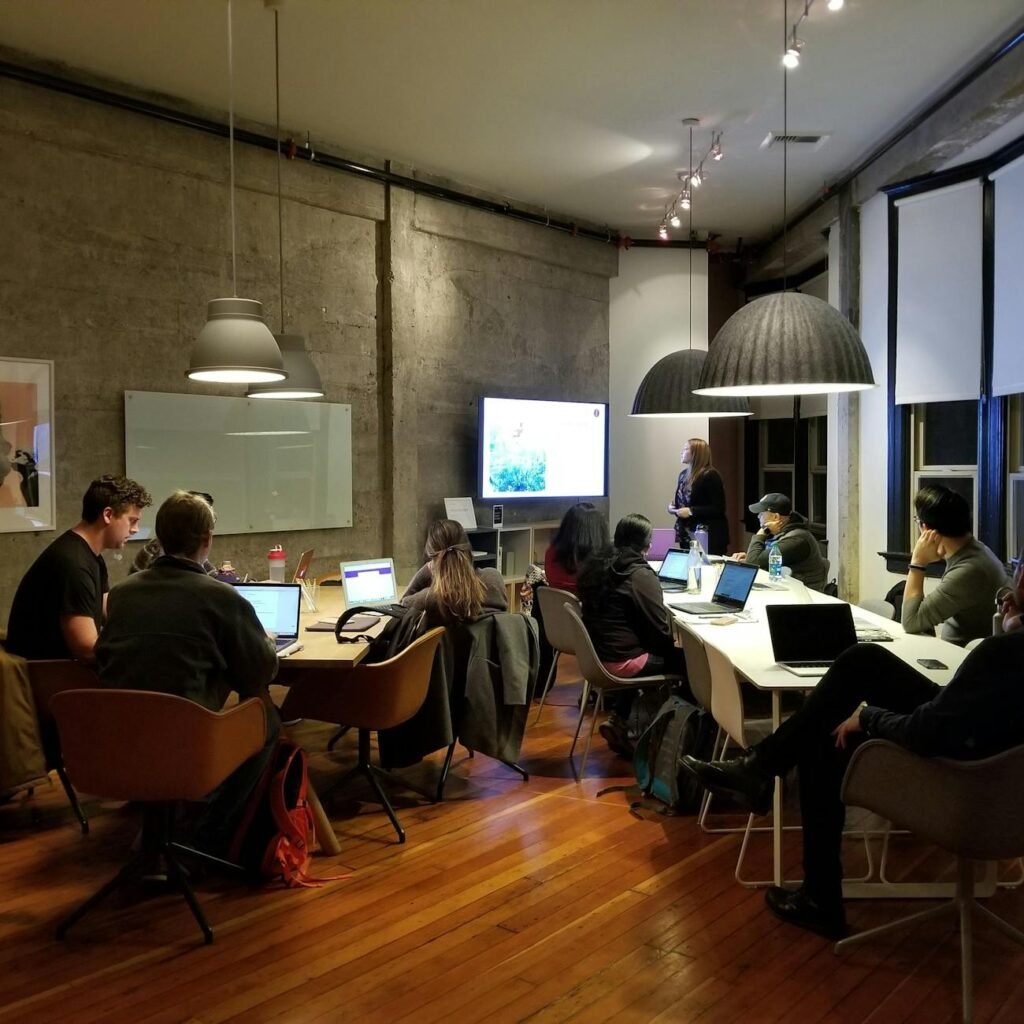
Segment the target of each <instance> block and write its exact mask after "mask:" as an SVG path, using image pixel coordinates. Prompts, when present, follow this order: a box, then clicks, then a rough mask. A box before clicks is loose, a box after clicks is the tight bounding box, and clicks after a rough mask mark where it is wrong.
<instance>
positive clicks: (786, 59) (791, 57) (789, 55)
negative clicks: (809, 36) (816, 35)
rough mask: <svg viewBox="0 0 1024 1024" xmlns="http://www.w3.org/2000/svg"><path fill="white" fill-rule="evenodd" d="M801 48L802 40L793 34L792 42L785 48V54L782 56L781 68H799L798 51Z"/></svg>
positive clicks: (802, 46) (802, 45)
mask: <svg viewBox="0 0 1024 1024" xmlns="http://www.w3.org/2000/svg"><path fill="white" fill-rule="evenodd" d="M803 48H804V44H803V40H802V39H797V37H796V33H795V32H794V34H793V41H792V42H791V43H790V44H789V45H788V46H787V47H786V52H785V53H784V54H783V55H782V66H783V67H785V68H789V69H790V70H792V69H793V68H798V67H800V51H801V50H802V49H803Z"/></svg>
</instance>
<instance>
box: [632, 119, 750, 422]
mask: <svg viewBox="0 0 1024 1024" xmlns="http://www.w3.org/2000/svg"><path fill="white" fill-rule="evenodd" d="M684 123H686V124H688V127H689V129H690V170H689V173H688V175H687V181H689V180H690V178H691V177H692V176H693V125H694V124H698V123H699V122H698V121H697V119H696V118H687V119H686V122H684ZM688 211H689V235H690V248H689V250H688V253H689V266H688V267H687V273H686V279H687V287H688V288H689V292H690V301H689V317H690V322H689V329H688V335H687V337H688V343H689V346H690V347H689V348H684V349H680V350H679V351H678V352H670V353H669V354H668V355H667V356H663V357H662V358H661V359H659V360H658V361H657V362H656V363H655V364H654V365H653V366H652V367H651V368H650V369H649V370H648V371H647V374H646V376H645V377H644V379H643V380H642V381H641V382H640V387H638V388H637V389H636V396H635V397H634V399H633V409H632V411H631V412H630V416H652V417H653V416H749V415H750V411H751V410H750V406H749V405H748V404H747V401H746V400H745V399H743V398H704V397H703V396H701V395H695V394H694V393H693V389H694V388H695V387H696V386H697V383H698V381H699V380H700V375H701V370H702V368H703V366H704V360H705V358H706V357H707V353H706V352H704V351H702V350H701V349H694V348H693V203H692V201H691V203H690V205H689V207H688Z"/></svg>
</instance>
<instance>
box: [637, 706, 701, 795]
mask: <svg viewBox="0 0 1024 1024" xmlns="http://www.w3.org/2000/svg"><path fill="white" fill-rule="evenodd" d="M717 733H718V727H717V725H716V724H715V720H714V719H713V718H712V717H711V715H710V714H708V712H706V711H702V710H701V709H700V708H698V707H694V705H692V704H690V703H689V702H688V701H685V700H683V698H682V697H679V696H675V695H673V696H671V697H669V698H668V700H666V701H665V703H664V704H662V705H661V708H660V709H659V710H658V713H657V715H655V717H654V721H653V722H651V724H650V725H649V726H648V728H647V729H646V731H645V732H644V733H643V735H641V737H640V739H639V740H637V744H636V750H635V752H634V754H633V773H634V775H635V776H636V785H637V786H638V787H639V789H640V792H641V794H642V797H643V798H642V799H641V800H639V801H637V802H636V803H634V804H633V805H632V808H631V809H632V810H634V811H639V810H641V809H644V808H647V809H654V810H657V811H658V812H659V813H661V814H692V813H694V812H695V811H696V810H697V808H698V807H699V806H700V801H701V796H702V795H703V792H704V788H703V787H702V786H701V784H700V783H699V782H698V781H697V779H696V778H694V777H693V776H692V775H691V774H690V773H689V772H688V771H686V770H685V769H684V768H683V767H682V759H683V755H684V754H689V755H691V756H692V757H697V758H700V759H701V760H707V759H708V758H709V757H710V756H711V748H712V746H713V745H714V742H715V736H716V735H717Z"/></svg>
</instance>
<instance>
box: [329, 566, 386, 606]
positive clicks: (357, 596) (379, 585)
mask: <svg viewBox="0 0 1024 1024" xmlns="http://www.w3.org/2000/svg"><path fill="white" fill-rule="evenodd" d="M341 584H342V586H343V587H344V588H345V607H346V608H355V607H356V606H358V605H370V606H371V607H372V606H373V605H381V606H382V607H383V606H385V605H389V604H395V602H396V601H397V600H398V588H397V586H396V585H395V563H394V562H393V561H392V560H391V559H390V558H371V559H367V560H366V561H363V562H342V563H341Z"/></svg>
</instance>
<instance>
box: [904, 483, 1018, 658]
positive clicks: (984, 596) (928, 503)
mask: <svg viewBox="0 0 1024 1024" xmlns="http://www.w3.org/2000/svg"><path fill="white" fill-rule="evenodd" d="M914 509H915V511H916V512H917V515H916V516H915V517H914V519H915V522H916V523H917V524H918V528H919V529H920V535H919V536H918V538H917V543H916V544H915V545H914V552H913V554H912V555H911V556H910V568H909V570H908V572H907V585H906V588H905V590H904V591H903V611H902V614H901V616H900V618H901V621H902V623H903V628H904V629H905V630H906V631H907V632H908V633H932V632H934V631H935V627H936V626H938V625H939V624H940V623H941V625H942V639H943V640H949V641H950V643H954V644H960V645H961V646H963V645H964V644H966V643H967V642H968V640H974V639H976V638H978V637H983V636H988V635H989V634H990V633H991V632H992V601H993V598H994V597H995V595H996V592H997V591H998V590H999V589H1000V587H1005V586H1006V585H1007V583H1008V582H1009V581H1008V580H1007V578H1006V571H1005V569H1004V568H1003V564H1002V562H1000V561H999V559H998V558H996V556H995V555H994V554H993V553H992V552H991V551H990V550H989V549H988V548H987V547H985V545H984V544H982V543H981V541H980V540H978V539H977V538H976V537H975V536H974V534H972V533H971V512H970V509H969V508H968V505H967V502H966V501H965V500H964V498H963V496H962V495H959V494H957V493H956V492H955V491H951V490H950V489H949V488H948V487H940V486H937V485H928V486H927V487H922V488H921V490H919V491H918V492H917V495H916V496H915V498H914ZM940 559H941V560H943V561H945V563H946V567H945V569H944V570H943V573H942V579H941V580H940V581H939V583H938V585H937V586H936V587H935V588H934V589H933V590H931V591H930V593H928V594H926V593H925V592H924V578H925V574H926V570H927V569H928V566H929V564H930V563H932V562H936V561H939V560H940Z"/></svg>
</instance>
